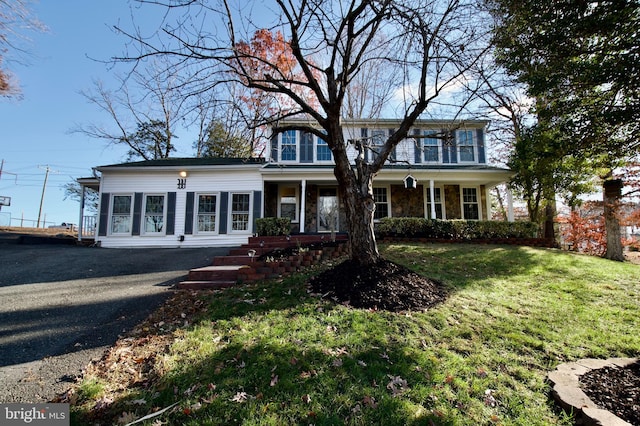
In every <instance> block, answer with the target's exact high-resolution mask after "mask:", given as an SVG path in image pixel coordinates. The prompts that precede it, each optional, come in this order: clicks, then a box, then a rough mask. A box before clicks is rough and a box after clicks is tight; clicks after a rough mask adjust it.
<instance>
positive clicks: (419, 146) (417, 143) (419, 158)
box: [413, 129, 423, 164]
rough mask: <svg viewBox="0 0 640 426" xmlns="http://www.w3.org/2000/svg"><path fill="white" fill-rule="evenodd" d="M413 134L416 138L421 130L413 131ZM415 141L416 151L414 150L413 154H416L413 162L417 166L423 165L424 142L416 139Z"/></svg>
mask: <svg viewBox="0 0 640 426" xmlns="http://www.w3.org/2000/svg"><path fill="white" fill-rule="evenodd" d="M413 134H414V135H416V136H417V135H420V129H413ZM414 140H415V147H414V150H413V154H414V155H413V161H414V162H415V163H416V164H420V163H422V145H423V142H422V139H421V138H416V139H414Z"/></svg>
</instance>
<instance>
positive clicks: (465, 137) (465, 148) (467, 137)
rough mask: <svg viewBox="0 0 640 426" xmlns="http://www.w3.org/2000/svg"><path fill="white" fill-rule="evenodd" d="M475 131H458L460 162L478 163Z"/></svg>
mask: <svg viewBox="0 0 640 426" xmlns="http://www.w3.org/2000/svg"><path fill="white" fill-rule="evenodd" d="M473 133H474V132H473V130H459V131H458V149H459V152H460V162H465V161H466V162H472V161H476V157H475V148H474V144H473Z"/></svg>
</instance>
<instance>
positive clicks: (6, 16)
mask: <svg viewBox="0 0 640 426" xmlns="http://www.w3.org/2000/svg"><path fill="white" fill-rule="evenodd" d="M29 3H30V2H29V1H28V0H0V66H4V67H6V66H7V64H8V63H10V62H12V61H21V60H22V59H21V58H24V57H25V55H26V54H27V50H26V49H25V47H24V46H23V42H24V41H26V40H27V39H26V36H25V34H24V33H25V31H44V30H46V27H45V26H44V25H43V24H42V23H41V22H39V21H38V20H37V19H36V18H35V17H34V16H33V15H32V13H31V8H30V5H29ZM19 93H20V90H19V87H18V83H17V80H16V78H15V77H14V76H13V74H12V73H11V72H10V71H9V70H8V69H7V68H0V96H5V97H11V96H16V95H19Z"/></svg>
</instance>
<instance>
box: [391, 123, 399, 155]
mask: <svg viewBox="0 0 640 426" xmlns="http://www.w3.org/2000/svg"><path fill="white" fill-rule="evenodd" d="M395 131H396V129H389V137H391V135H393V133H394V132H395ZM397 148H398V145H396V146H394V147H393V150H392V151H391V160H392V161H396V160H397V159H398V151H397Z"/></svg>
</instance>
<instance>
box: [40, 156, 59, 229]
mask: <svg viewBox="0 0 640 426" xmlns="http://www.w3.org/2000/svg"><path fill="white" fill-rule="evenodd" d="M38 168H40V169H44V170H46V173H45V175H44V184H43V185H42V196H41V197H40V210H39V211H38V223H37V225H36V228H40V216H42V204H44V192H45V190H46V189H47V179H49V172H52V170H51V167H49V165H46V166H44V167H41V166H38ZM53 173H57V172H56V171H53ZM42 227H43V228H44V223H43V224H42Z"/></svg>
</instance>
